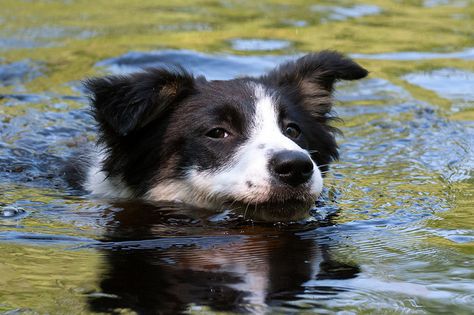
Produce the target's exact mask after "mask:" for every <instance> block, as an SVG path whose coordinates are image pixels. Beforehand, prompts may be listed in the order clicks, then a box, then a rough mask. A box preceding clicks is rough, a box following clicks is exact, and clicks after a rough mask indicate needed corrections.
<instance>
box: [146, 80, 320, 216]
mask: <svg viewBox="0 0 474 315" xmlns="http://www.w3.org/2000/svg"><path fill="white" fill-rule="evenodd" d="M252 87H253V89H254V91H255V116H254V119H253V122H252V127H251V132H250V137H249V140H248V141H246V142H245V144H244V145H242V146H241V147H240V148H239V149H238V150H237V151H236V153H235V155H234V156H232V157H229V162H228V163H227V164H226V165H224V166H223V167H221V168H220V169H219V170H214V171H199V170H197V169H190V170H189V171H188V176H187V179H186V180H179V181H178V180H170V181H167V182H163V183H160V184H158V185H157V186H155V187H154V188H153V189H151V190H150V192H149V194H148V195H147V197H148V198H150V199H155V200H180V201H183V202H186V203H191V204H194V205H197V206H201V207H219V206H220V205H221V204H222V201H223V200H224V201H225V200H239V201H242V202H247V203H261V202H266V201H268V199H269V196H270V192H271V189H272V186H271V174H270V172H269V170H268V162H269V159H270V158H271V155H272V153H273V152H278V151H281V150H294V151H299V152H304V153H305V154H308V152H307V151H306V150H304V149H302V148H301V147H300V146H298V145H297V144H296V143H295V142H293V141H291V140H290V139H289V138H287V137H286V136H284V135H283V134H282V132H281V130H280V127H279V123H278V112H277V109H276V106H275V100H274V99H273V98H272V96H271V95H269V94H267V93H266V92H265V89H264V88H263V87H262V86H261V85H257V84H254V85H253V86H252ZM308 156H309V154H308ZM313 164H314V162H313ZM249 182H250V183H251V185H248V183H249ZM307 185H308V191H309V192H310V193H311V194H312V195H313V196H314V197H315V198H316V197H317V196H319V194H320V193H321V190H322V185H323V179H322V176H321V172H320V171H319V169H318V167H317V166H316V165H315V164H314V173H313V176H312V178H311V180H310V181H309V183H308V184H307ZM249 186H250V187H249Z"/></svg>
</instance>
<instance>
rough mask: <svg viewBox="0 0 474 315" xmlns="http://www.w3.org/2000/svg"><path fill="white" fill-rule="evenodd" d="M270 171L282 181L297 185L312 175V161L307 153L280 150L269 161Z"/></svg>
mask: <svg viewBox="0 0 474 315" xmlns="http://www.w3.org/2000/svg"><path fill="white" fill-rule="evenodd" d="M269 168H270V171H271V172H272V173H273V174H274V176H275V177H277V178H278V179H279V180H281V181H282V182H284V183H286V184H288V185H291V186H298V185H299V184H303V183H305V182H307V181H308V180H309V179H310V178H311V176H312V175H313V161H311V159H310V157H309V156H308V155H307V154H304V153H303V152H299V151H289V150H286V151H280V152H278V153H275V155H273V157H272V158H271V160H270V163H269Z"/></svg>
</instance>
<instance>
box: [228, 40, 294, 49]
mask: <svg viewBox="0 0 474 315" xmlns="http://www.w3.org/2000/svg"><path fill="white" fill-rule="evenodd" d="M230 42H231V44H232V49H234V50H240V51H265V50H266V51H270V50H281V49H285V48H289V47H290V46H291V43H290V42H289V41H286V40H280V39H257V38H254V39H246V38H236V39H233V40H231V41H230Z"/></svg>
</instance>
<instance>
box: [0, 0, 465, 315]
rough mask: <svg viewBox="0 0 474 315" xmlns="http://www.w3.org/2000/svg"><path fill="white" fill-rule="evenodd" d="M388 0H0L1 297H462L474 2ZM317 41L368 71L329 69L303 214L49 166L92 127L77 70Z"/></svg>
mask: <svg viewBox="0 0 474 315" xmlns="http://www.w3.org/2000/svg"><path fill="white" fill-rule="evenodd" d="M402 2H403V5H400V1H395V0H393V1H392V0H374V1H366V2H362V1H348V0H347V1H346V0H339V1H318V2H317V3H314V1H312V2H311V1H304V0H300V1H292V2H291V3H286V4H285V3H283V2H280V1H263V2H262V1H259V2H257V1H227V0H226V1H216V2H212V1H211V2H210V1H192V2H191V1H174V2H173V3H165V4H163V3H160V2H156V1H151V0H150V1H140V2H136V3H135V2H130V1H125V0H118V1H114V2H110V1H105V0H103V1H102V0H100V1H95V2H94V3H93V4H92V3H89V2H80V1H63V2H59V1H34V2H19V1H4V2H3V3H2V10H1V11H0V313H5V314H16V313H27V314H30V313H31V314H44V313H52V314H56V313H58V314H64V313H67V314H84V313H98V312H115V313H118V312H124V313H130V312H137V313H159V312H162V313H177V312H188V313H200V314H202V313H211V314H213V313H219V312H229V313H236V312H244V313H246V312H252V313H265V312H267V313H285V314H286V313H315V314H334V313H341V314H359V313H375V314H380V313H383V314H400V313H407V314H442V313H446V314H471V313H472V309H474V281H473V280H474V273H473V270H474V268H473V267H474V266H473V262H472V261H474V260H473V254H474V247H473V242H474V220H473V216H472V209H473V206H474V201H473V200H474V197H473V195H474V179H473V175H474V172H473V169H474V154H473V153H474V152H473V151H474V103H473V99H474V98H473V92H472V91H473V90H474V82H473V74H474V64H473V62H472V47H474V41H473V39H472V38H473V31H472V30H473V29H474V25H473V22H472V21H474V19H473V18H472V17H473V16H474V4H473V3H472V2H470V1H454V0H453V1H444V0H443V1H402ZM32 17H34V18H32ZM407 25H410V27H409V28H408V27H406V26H407ZM323 48H328V49H337V50H340V51H343V52H345V53H347V54H350V55H352V56H353V57H354V58H357V60H358V62H360V63H361V64H362V65H364V66H365V67H366V68H368V69H369V70H370V71H371V74H370V77H369V78H368V79H366V80H363V81H359V82H354V83H341V84H339V85H338V87H337V88H338V91H337V93H336V98H337V100H338V101H337V106H336V111H337V112H338V114H339V115H340V116H341V118H343V120H344V123H340V124H339V125H338V127H339V128H340V129H342V131H343V132H344V136H343V137H342V136H341V137H340V138H339V143H340V145H341V159H340V161H339V162H337V163H335V164H334V166H333V168H332V171H331V173H330V174H329V175H328V178H327V180H326V187H327V189H326V191H325V196H324V200H323V202H321V203H320V206H319V207H318V208H317V209H316V210H315V211H314V212H313V219H312V220H308V221H306V222H294V223H288V224H283V223H280V224H261V223H258V224H256V223H254V222H250V221H247V220H244V219H242V218H240V217H237V216H236V215H235V214H232V213H228V212H225V213H222V214H209V213H208V212H205V211H196V210H195V209H190V208H186V207H183V206H182V205H178V204H171V203H159V204H155V205H150V204H144V203H139V202H133V201H114V200H98V199H92V198H89V197H88V196H84V195H81V194H80V192H78V191H75V190H73V189H71V188H69V187H68V186H67V185H66V184H65V183H64V181H63V180H62V178H61V168H60V165H61V163H63V162H64V160H65V159H66V158H67V157H68V156H70V155H71V154H73V153H74V152H75V150H76V149H77V148H78V147H80V146H82V145H84V144H86V143H88V142H90V141H93V139H94V137H95V127H94V124H93V121H92V119H91V117H90V116H89V114H88V113H87V106H88V105H87V99H86V98H85V97H84V95H83V94H82V93H83V89H82V86H81V83H80V80H82V79H84V78H86V77H87V76H91V75H100V74H105V73H128V72H132V71H136V70H139V69H140V68H143V67H149V66H160V65H163V64H167V63H180V64H182V65H183V66H184V67H186V68H188V69H190V70H192V71H193V72H194V73H196V74H203V75H206V76H208V77H209V78H211V79H228V78H231V77H235V76H241V75H259V74H261V73H264V72H265V71H267V70H268V69H271V68H272V67H273V66H274V65H276V64H278V63H280V62H283V61H285V60H288V59H292V58H295V57H297V56H300V55H302V54H303V53H305V52H308V51H315V50H319V49H323Z"/></svg>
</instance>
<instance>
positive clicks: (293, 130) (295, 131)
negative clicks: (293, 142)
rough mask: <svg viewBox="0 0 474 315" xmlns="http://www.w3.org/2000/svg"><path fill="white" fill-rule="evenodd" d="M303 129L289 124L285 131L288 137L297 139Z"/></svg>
mask: <svg viewBox="0 0 474 315" xmlns="http://www.w3.org/2000/svg"><path fill="white" fill-rule="evenodd" d="M300 134H301V129H300V127H298V126H297V125H296V124H288V125H287V126H286V129H285V135H286V136H287V137H290V138H293V139H296V138H298V137H299V136H300Z"/></svg>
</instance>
